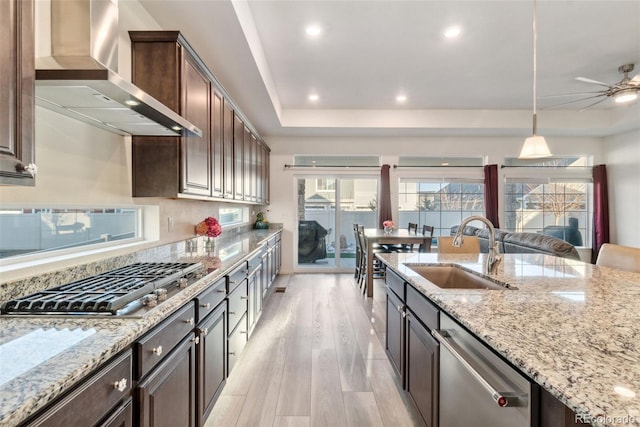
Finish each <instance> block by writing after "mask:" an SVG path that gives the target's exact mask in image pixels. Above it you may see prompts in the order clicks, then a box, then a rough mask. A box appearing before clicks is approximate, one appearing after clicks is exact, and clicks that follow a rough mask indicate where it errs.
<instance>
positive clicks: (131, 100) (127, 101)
mask: <svg viewBox="0 0 640 427" xmlns="http://www.w3.org/2000/svg"><path fill="white" fill-rule="evenodd" d="M124 103H125V104H127V105H129V106H131V107H135V106H136V105H140V103H139V102H138V101H136V100H134V99H127V100H126V101H124Z"/></svg>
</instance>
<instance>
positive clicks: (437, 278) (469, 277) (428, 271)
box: [407, 265, 513, 290]
mask: <svg viewBox="0 0 640 427" xmlns="http://www.w3.org/2000/svg"><path fill="white" fill-rule="evenodd" d="M407 267H409V268H410V269H411V270H413V271H415V272H416V273H417V274H419V275H420V276H422V277H424V278H425V279H427V280H428V281H429V282H431V283H433V284H434V285H436V286H438V287H440V288H444V289H493V290H505V289H513V288H507V287H506V286H501V285H499V284H497V283H494V282H492V281H491V280H487V279H484V278H482V277H480V276H476V275H475V274H473V273H469V272H467V271H464V270H462V269H460V268H457V267H452V266H444V265H443V266H433V265H429V266H424V265H407Z"/></svg>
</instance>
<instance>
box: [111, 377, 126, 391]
mask: <svg viewBox="0 0 640 427" xmlns="http://www.w3.org/2000/svg"><path fill="white" fill-rule="evenodd" d="M113 388H114V389H116V390H118V391H119V392H123V391H125V390H126V389H127V379H126V378H123V379H121V380H120V381H116V382H114V383H113Z"/></svg>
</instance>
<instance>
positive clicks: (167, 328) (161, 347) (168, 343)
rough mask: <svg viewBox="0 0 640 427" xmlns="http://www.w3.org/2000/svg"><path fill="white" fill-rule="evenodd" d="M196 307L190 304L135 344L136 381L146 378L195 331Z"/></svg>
mask: <svg viewBox="0 0 640 427" xmlns="http://www.w3.org/2000/svg"><path fill="white" fill-rule="evenodd" d="M194 324H195V307H194V303H193V302H190V303H188V304H187V305H185V306H184V307H182V308H181V309H180V310H178V311H177V312H176V313H174V314H172V315H171V316H170V317H169V318H167V319H166V320H164V321H163V322H162V323H161V324H160V325H158V326H156V327H155V328H154V329H153V330H152V331H151V332H150V333H148V334H147V335H145V336H144V337H143V338H142V339H140V340H138V341H137V342H136V343H135V348H136V352H137V363H136V368H137V369H136V379H140V378H142V377H144V376H145V375H146V374H147V373H148V372H149V371H150V370H151V369H152V368H153V367H154V366H156V365H157V364H158V363H160V361H161V360H162V359H164V358H165V357H166V356H167V355H168V354H169V353H170V352H171V350H172V349H173V348H174V347H175V346H176V345H178V343H179V342H180V341H182V339H183V338H184V337H185V336H186V335H187V334H188V333H189V332H191V331H192V330H193V327H194Z"/></svg>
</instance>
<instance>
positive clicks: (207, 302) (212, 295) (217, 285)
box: [196, 277, 227, 322]
mask: <svg viewBox="0 0 640 427" xmlns="http://www.w3.org/2000/svg"><path fill="white" fill-rule="evenodd" d="M226 284H227V281H226V279H225V278H224V277H221V278H220V279H218V280H216V281H215V282H213V284H211V285H210V286H209V287H208V288H207V289H206V290H205V291H203V292H202V293H200V294H199V295H198V296H197V297H196V301H197V304H198V306H197V307H196V308H197V312H198V322H199V321H200V320H202V319H204V318H205V317H207V315H208V314H209V313H211V312H212V311H213V310H215V308H216V307H217V306H218V304H220V303H221V302H222V301H224V299H225V298H226V296H227V288H226Z"/></svg>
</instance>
